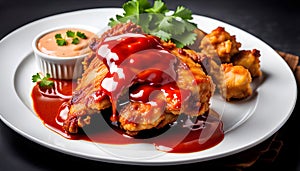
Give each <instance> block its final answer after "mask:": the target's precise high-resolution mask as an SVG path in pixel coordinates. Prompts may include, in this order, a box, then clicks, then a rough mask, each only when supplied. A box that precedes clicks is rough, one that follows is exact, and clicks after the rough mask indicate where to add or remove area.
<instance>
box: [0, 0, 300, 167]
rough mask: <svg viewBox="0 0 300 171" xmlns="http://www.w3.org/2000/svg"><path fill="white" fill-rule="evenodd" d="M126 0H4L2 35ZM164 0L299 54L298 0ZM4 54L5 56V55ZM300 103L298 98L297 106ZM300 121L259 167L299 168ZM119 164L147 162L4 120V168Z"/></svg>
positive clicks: (290, 124) (0, 163)
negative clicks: (66, 146)
mask: <svg viewBox="0 0 300 171" xmlns="http://www.w3.org/2000/svg"><path fill="white" fill-rule="evenodd" d="M124 2H125V1H121V0H81V1H79V0H51V1H50V0H49V1H46V0H27V1H24V0H0V22H1V24H0V39H2V38H4V37H5V36H6V35H7V34H9V33H10V32H12V31H14V30H15V29H17V28H19V27H22V26H24V25H26V24H28V23H30V22H32V21H35V20H38V19H41V18H44V17H47V16H51V15H55V14H60V13H64V12H70V11H75V10H83V9H91V8H102V7H121V6H122V4H123V3H124ZM164 2H166V3H167V5H168V7H169V8H171V9H175V8H176V7H177V6H178V5H184V6H186V7H188V8H189V9H191V10H192V11H193V13H195V14H199V15H203V16H207V17H211V18H215V19H218V20H221V21H224V22H226V23H229V24H231V25H233V26H236V27H239V28H241V29H243V30H245V31H247V32H249V33H251V34H252V35H254V36H256V37H258V38H260V39H261V40H263V41H264V42H266V43H267V44H269V45H270V46H271V47H272V48H274V49H275V50H280V51H283V52H287V53H291V54H295V55H300V5H299V3H297V1H296V0H285V1H282V0H273V1H261V0H252V1H240V0H229V1H223V0H197V1H196V0H177V1H171V0H165V1H164ZM19 43H21V42H19ZM0 57H1V58H4V56H0ZM5 58H6V57H5ZM3 81H5V80H1V84H2V83H3ZM287 88H288V87H287ZM2 100H5V97H1V100H0V101H2ZM297 105H298V102H297V104H296V107H297ZM12 107H13V106H12ZM299 121H300V116H297V112H296V108H295V110H294V112H293V113H292V115H291V117H290V118H289V120H288V121H287V122H286V123H285V124H284V125H283V126H282V127H281V128H280V130H279V131H280V132H281V138H282V140H283V142H284V144H283V147H282V149H281V151H280V153H279V155H278V157H277V158H276V160H275V161H274V162H273V163H272V165H266V166H264V165H262V166H260V168H256V169H266V170H271V169H272V170H282V169H285V170H300V142H299V133H298V132H297V131H298V130H300V124H298V122H299ZM213 163H214V162H213V160H212V161H207V162H199V163H192V164H185V165H176V166H163V167H161V168H165V169H166V168H167V169H199V170H201V169H210V170H213V169H215V168H217V166H215V165H214V164H213ZM117 168H121V169H123V168H124V169H136V170H138V169H145V168H146V167H143V166H134V165H122V164H112V163H105V162H99V161H92V160H88V159H83V158H79V157H75V156H70V155H67V154H63V153H61V152H57V151H54V150H51V149H49V148H47V147H44V146H41V145H39V144H37V143H35V142H32V141H30V140H28V139H26V138H24V137H23V136H22V135H19V134H18V133H16V132H14V131H13V130H12V129H11V128H9V127H8V126H7V125H5V124H4V123H3V122H2V121H0V170H1V171H5V170H74V169H76V170H77V169H78V170H79V169H86V170H100V169H101V170H104V169H113V170H114V169H117ZM147 168H149V167H147ZM150 169H153V168H151V167H150ZM154 169H156V167H155V168H154Z"/></svg>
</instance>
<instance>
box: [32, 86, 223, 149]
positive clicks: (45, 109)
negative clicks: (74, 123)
mask: <svg viewBox="0 0 300 171" xmlns="http://www.w3.org/2000/svg"><path fill="white" fill-rule="evenodd" d="M74 85H75V83H73V82H71V81H61V80H55V87H54V88H53V89H52V91H44V90H40V88H39V86H38V85H35V86H34V87H33V89H32V93H31V96H32V100H33V107H34V110H35V112H36V113H37V115H38V116H39V118H40V119H41V120H42V122H43V123H44V125H45V126H46V127H48V128H49V129H50V130H52V131H54V132H56V133H58V134H59V135H61V136H63V137H65V138H68V139H70V140H86V141H92V142H97V143H104V144H117V145H125V144H134V143H150V144H153V145H154V146H155V147H156V148H157V149H158V150H161V151H165V152H168V153H190V152H198V151H202V150H205V149H208V148H211V147H213V146H215V145H217V144H219V143H220V142H221V141H222V140H223V138H224V133H223V124H222V122H221V121H220V120H219V119H218V118H217V117H215V115H208V116H200V117H198V118H196V119H194V120H191V121H192V122H191V123H192V124H190V122H189V118H184V117H183V118H181V119H179V120H178V121H177V122H176V123H175V124H174V125H170V127H168V128H165V129H162V130H160V131H151V132H145V133H146V134H147V136H151V137H152V138H148V137H137V138H132V137H128V136H124V134H123V132H122V130H119V129H116V128H115V126H113V125H110V123H111V122H109V118H105V117H103V116H108V115H107V114H110V112H111V111H110V110H107V111H103V112H102V114H103V115H94V116H93V119H92V120H93V122H92V123H91V125H89V126H88V127H87V128H85V129H84V131H83V132H80V133H79V134H74V135H73V134H72V135H70V134H68V133H66V132H65V130H64V129H63V128H62V123H63V121H64V120H65V119H66V116H65V114H66V113H64V112H61V111H60V110H61V107H63V106H64V104H66V102H67V101H68V100H70V98H71V94H72V90H73V88H74ZM72 87H73V88H72ZM54 92H55V93H54ZM105 114H106V115H105ZM99 123H101V124H99ZM191 125H192V126H191ZM150 134H152V135H150ZM166 149H167V150H166Z"/></svg>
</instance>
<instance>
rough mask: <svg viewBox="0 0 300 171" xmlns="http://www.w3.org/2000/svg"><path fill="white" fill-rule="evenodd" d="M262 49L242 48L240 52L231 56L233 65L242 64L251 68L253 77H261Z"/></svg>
mask: <svg viewBox="0 0 300 171" xmlns="http://www.w3.org/2000/svg"><path fill="white" fill-rule="evenodd" d="M259 57H260V51H259V50H257V49H253V50H241V51H240V52H239V53H238V54H236V55H235V56H233V57H232V58H231V62H232V63H233V65H241V66H243V67H245V68H247V69H248V70H249V72H250V73H251V76H252V77H259V76H261V75H262V72H261V70H260V60H259Z"/></svg>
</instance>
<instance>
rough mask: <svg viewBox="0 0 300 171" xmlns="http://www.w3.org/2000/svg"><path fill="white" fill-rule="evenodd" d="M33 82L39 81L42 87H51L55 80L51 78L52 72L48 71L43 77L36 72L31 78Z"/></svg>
mask: <svg viewBox="0 0 300 171" xmlns="http://www.w3.org/2000/svg"><path fill="white" fill-rule="evenodd" d="M31 80H32V82H34V83H38V85H39V86H40V87H49V88H51V87H52V86H53V85H54V81H53V80H50V74H49V73H47V74H46V76H44V77H43V78H42V77H41V75H40V74H39V73H36V74H35V75H33V76H32V78H31Z"/></svg>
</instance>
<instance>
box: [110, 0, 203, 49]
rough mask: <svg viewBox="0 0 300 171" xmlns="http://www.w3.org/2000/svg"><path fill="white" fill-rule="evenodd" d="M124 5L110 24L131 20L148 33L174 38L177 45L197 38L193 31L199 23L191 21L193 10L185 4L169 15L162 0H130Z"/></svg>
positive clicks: (164, 38) (165, 39)
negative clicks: (150, 0)
mask: <svg viewBox="0 0 300 171" xmlns="http://www.w3.org/2000/svg"><path fill="white" fill-rule="evenodd" d="M122 7H123V10H124V13H123V15H116V17H115V18H110V19H109V23H108V25H109V26H111V27H113V26H115V25H117V24H119V23H126V22H128V21H131V22H133V23H135V24H137V25H140V26H141V27H142V29H143V31H144V32H145V33H147V34H152V35H155V36H157V37H159V38H161V39H162V40H164V41H168V40H174V41H173V43H175V44H176V46H177V47H184V46H187V45H191V44H193V43H194V41H195V40H196V36H195V34H194V32H193V31H194V29H196V28H197V25H196V24H195V23H193V22H191V21H190V20H191V19H193V17H192V11H191V10H189V9H187V8H185V7H183V6H178V7H177V8H176V10H175V11H174V12H173V14H172V15H167V12H169V9H168V7H167V6H166V4H165V3H164V2H163V1H162V0H154V2H153V5H151V4H150V2H148V0H130V1H128V2H126V3H124V4H123V6H122Z"/></svg>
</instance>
